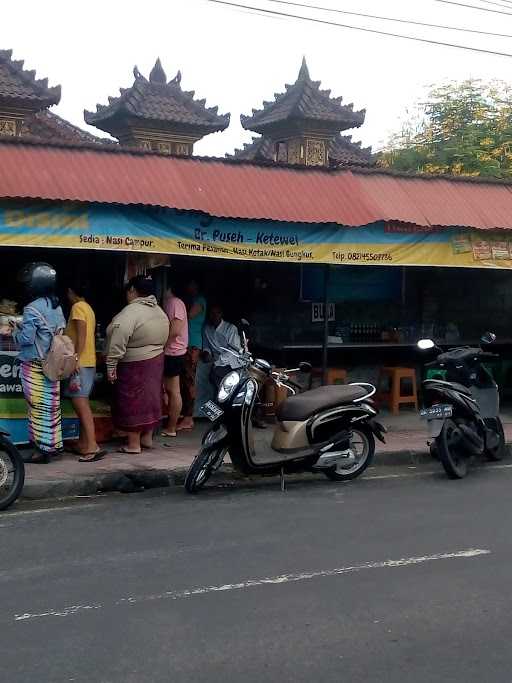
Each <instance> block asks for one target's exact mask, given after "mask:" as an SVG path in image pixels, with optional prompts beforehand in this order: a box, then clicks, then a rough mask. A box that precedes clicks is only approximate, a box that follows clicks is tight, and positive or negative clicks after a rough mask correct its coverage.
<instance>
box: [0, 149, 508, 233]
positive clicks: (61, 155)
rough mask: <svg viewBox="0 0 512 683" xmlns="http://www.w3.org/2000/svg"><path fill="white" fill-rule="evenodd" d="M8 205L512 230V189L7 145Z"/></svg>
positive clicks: (1, 161)
mask: <svg viewBox="0 0 512 683" xmlns="http://www.w3.org/2000/svg"><path fill="white" fill-rule="evenodd" d="M0 198H5V199H21V198H24V199H47V200H57V201H79V202H100V203H107V204H121V205H123V204H124V205H129V204H141V205H148V206H162V207H168V208H174V209H178V210H185V211H200V212H204V213H207V214H210V215H212V216H217V217H222V218H241V219H263V220H274V221H287V222H295V221H297V222H301V223H337V224H339V225H345V226H361V225H368V224H369V223H374V222H376V221H389V222H391V221H398V222H402V223H411V224H415V225H419V226H424V227H429V226H461V227H472V228H479V229H492V228H494V229H496V228H498V229H500V228H503V229H512V185H508V184H505V183H499V182H496V183H493V182H475V181H471V180H465V181H461V180H450V179H447V178H425V177H399V176H396V175H392V174H389V173H386V172H385V171H380V172H379V171H375V170H372V171H370V172H369V171H365V170H363V169H351V170H339V171H326V170H320V169H317V170H315V169H293V168H289V167H285V168H283V167H277V166H259V165H256V164H252V163H240V162H237V163H235V162H231V161H227V160H223V159H201V158H188V159H185V158H177V157H164V156H159V155H155V154H141V153H134V152H128V151H121V150H119V149H115V150H114V149H112V150H110V149H108V148H107V149H95V148H93V147H53V146H48V145H37V144H24V143H23V142H21V141H20V142H18V143H15V144H13V143H11V142H9V143H5V142H1V143H0Z"/></svg>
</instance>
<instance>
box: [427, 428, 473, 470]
mask: <svg viewBox="0 0 512 683" xmlns="http://www.w3.org/2000/svg"><path fill="white" fill-rule="evenodd" d="M435 447H436V451H437V453H438V455H439V460H440V461H441V463H442V465H443V467H444V471H445V472H446V474H447V475H448V476H449V477H450V479H463V478H464V477H465V476H466V474H467V473H468V458H467V455H465V453H464V450H463V446H462V441H461V436H460V432H459V430H458V427H457V424H456V422H454V421H453V420H446V422H445V423H444V425H443V428H442V430H441V433H440V434H439V436H438V437H437V438H436V440H435Z"/></svg>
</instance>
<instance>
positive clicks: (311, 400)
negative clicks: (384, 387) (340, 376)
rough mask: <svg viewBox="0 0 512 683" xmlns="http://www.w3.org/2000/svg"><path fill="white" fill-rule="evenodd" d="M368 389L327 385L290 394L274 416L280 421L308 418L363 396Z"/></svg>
mask: <svg viewBox="0 0 512 683" xmlns="http://www.w3.org/2000/svg"><path fill="white" fill-rule="evenodd" d="M367 394H368V390H367V389H364V388H363V387H359V386H350V385H341V386H340V385H329V386H327V387H319V388H318V389H312V390H311V391H306V392H305V393H304V394H298V395H297V396H290V398H287V399H286V401H283V403H281V405H280V406H279V407H278V408H277V411H276V416H277V419H278V420H280V421H281V422H286V421H288V422H294V421H299V422H300V421H301V420H307V419H308V418H310V417H312V416H313V415H315V413H320V412H321V411H323V410H328V409H329V408H336V407H337V406H340V405H345V404H348V403H352V401H355V400H356V399H358V398H363V396H366V395H367Z"/></svg>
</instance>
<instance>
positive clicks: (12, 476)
mask: <svg viewBox="0 0 512 683" xmlns="http://www.w3.org/2000/svg"><path fill="white" fill-rule="evenodd" d="M24 483H25V465H24V463H23V459H22V457H21V454H20V452H19V451H18V449H17V448H16V446H15V445H14V444H12V443H11V442H10V441H8V440H7V439H4V438H3V437H0V510H6V509H7V508H8V507H9V506H10V505H12V504H13V503H14V501H15V500H16V499H17V498H18V497H19V496H20V494H21V492H22V490H23V484H24Z"/></svg>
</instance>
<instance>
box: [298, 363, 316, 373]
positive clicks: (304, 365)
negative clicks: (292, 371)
mask: <svg viewBox="0 0 512 683" xmlns="http://www.w3.org/2000/svg"><path fill="white" fill-rule="evenodd" d="M312 369H313V366H312V365H311V363H308V362H306V361H304V362H303V363H300V364H299V370H300V371H301V372H304V373H309V372H311V370H312Z"/></svg>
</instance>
